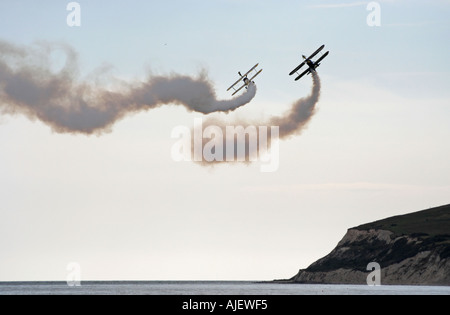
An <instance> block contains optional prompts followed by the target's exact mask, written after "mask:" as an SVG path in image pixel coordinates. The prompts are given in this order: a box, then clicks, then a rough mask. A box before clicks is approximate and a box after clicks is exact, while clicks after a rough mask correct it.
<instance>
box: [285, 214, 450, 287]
mask: <svg viewBox="0 0 450 315" xmlns="http://www.w3.org/2000/svg"><path fill="white" fill-rule="evenodd" d="M372 262H375V263H377V264H378V265H379V266H380V273H379V275H380V276H381V277H380V280H381V284H385V285H444V286H450V205H448V206H443V207H439V208H434V209H429V210H424V211H420V212H417V213H413V214H409V215H404V216H397V217H392V218H388V219H385V220H380V221H377V222H373V223H370V224H366V225H362V226H360V227H356V228H352V229H349V230H348V232H347V234H346V235H345V236H344V238H343V239H342V240H341V241H340V242H339V243H338V245H337V246H336V248H335V249H334V250H333V251H332V252H331V253H330V254H328V255H327V256H325V257H323V258H322V259H319V260H318V261H316V262H314V263H313V264H312V265H310V266H309V267H308V268H306V269H302V270H300V271H299V272H298V273H297V274H296V275H295V276H294V277H292V278H291V279H288V280H284V281H283V282H285V283H286V282H292V283H307V284H367V278H368V276H369V274H370V273H371V271H372V269H368V265H369V264H370V263H372Z"/></svg>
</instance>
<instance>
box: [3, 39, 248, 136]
mask: <svg viewBox="0 0 450 315" xmlns="http://www.w3.org/2000/svg"><path fill="white" fill-rule="evenodd" d="M55 49H56V50H62V51H64V53H65V56H66V60H65V65H64V67H63V68H62V69H61V70H60V71H58V72H57V73H54V72H53V71H52V62H51V58H50V57H49V56H50V55H51V53H52V52H53V51H55ZM77 76H78V59H77V54H76V53H75V51H74V50H73V49H72V48H71V47H69V46H67V45H64V44H50V43H44V42H41V43H38V44H36V45H35V46H32V47H21V46H17V45H13V44H11V43H8V42H5V41H0V113H3V114H17V113H20V114H24V115H26V116H27V117H29V118H30V119H39V120H41V121H43V122H44V123H46V124H48V125H49V126H50V127H51V128H52V129H53V130H54V131H56V132H59V133H80V134H94V133H95V134H101V133H103V132H107V131H110V129H111V127H112V125H113V124H114V123H115V122H116V121H118V120H119V119H122V118H123V117H124V116H126V115H128V114H130V113H134V112H139V111H143V110H149V109H153V108H156V107H159V106H161V105H164V104H178V105H182V106H185V107H186V108H187V109H188V110H190V111H197V112H200V113H204V114H209V113H212V112H229V111H233V110H235V109H236V108H239V107H241V106H243V105H245V104H247V103H249V102H250V101H251V100H252V99H253V98H254V96H255V95H256V86H251V87H249V89H248V90H247V91H246V92H245V93H243V94H242V95H240V96H238V97H236V98H233V99H231V100H217V97H216V94H215V91H214V89H213V84H212V83H211V82H210V81H209V80H208V78H207V76H206V74H205V73H200V74H199V76H198V77H197V78H192V77H189V76H183V75H170V76H151V77H149V78H148V80H147V81H145V82H138V83H134V84H127V85H125V84H123V86H122V87H121V88H120V89H117V88H116V89H112V90H109V89H106V88H101V87H99V86H98V84H94V83H92V82H87V81H85V82H78V81H77Z"/></svg>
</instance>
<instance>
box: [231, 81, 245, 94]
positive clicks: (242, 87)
mask: <svg viewBox="0 0 450 315" xmlns="http://www.w3.org/2000/svg"><path fill="white" fill-rule="evenodd" d="M244 86H245V84H244V85H243V86H241V87H240V88H239V89H237V90H236V91H234V93H233V94H232V95H231V96H234V95H236V93H237V92H239V91H240V90H242V89H243V88H244Z"/></svg>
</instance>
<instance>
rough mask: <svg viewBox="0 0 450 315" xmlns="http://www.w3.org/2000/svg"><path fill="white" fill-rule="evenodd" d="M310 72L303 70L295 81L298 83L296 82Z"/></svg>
mask: <svg viewBox="0 0 450 315" xmlns="http://www.w3.org/2000/svg"><path fill="white" fill-rule="evenodd" d="M310 72H311V71H310V70H309V69H308V70H305V71H304V72H303V73H302V74H300V75H299V76H298V77H296V78H295V81H298V80H300V79H301V78H302V77H303V76H304V75H305V74H308V73H310Z"/></svg>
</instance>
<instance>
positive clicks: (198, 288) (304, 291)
mask: <svg viewBox="0 0 450 315" xmlns="http://www.w3.org/2000/svg"><path fill="white" fill-rule="evenodd" d="M0 295H450V287H422V286H379V287H369V286H363V285H361V286H359V285H304V284H275V283H256V282H190V281H182V282H175V281H171V282H166V281H164V282H162V281H152V282H83V283H81V287H69V286H68V285H67V284H66V283H65V282H29V283H25V282H24V283H0Z"/></svg>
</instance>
